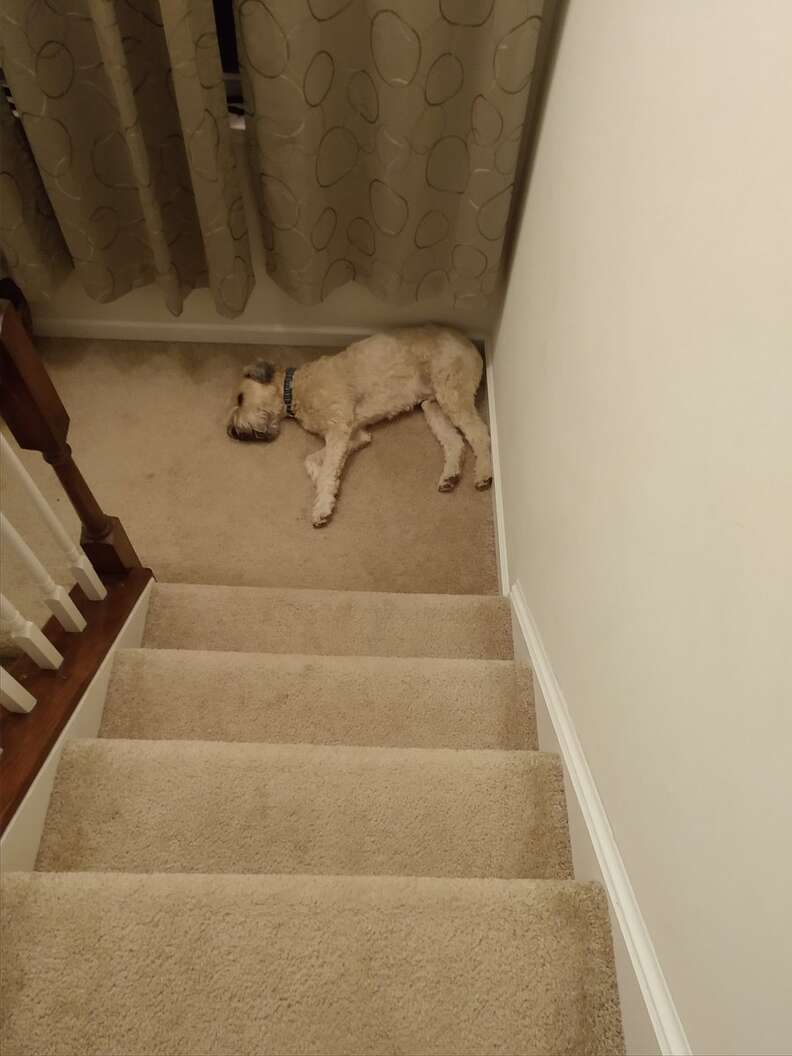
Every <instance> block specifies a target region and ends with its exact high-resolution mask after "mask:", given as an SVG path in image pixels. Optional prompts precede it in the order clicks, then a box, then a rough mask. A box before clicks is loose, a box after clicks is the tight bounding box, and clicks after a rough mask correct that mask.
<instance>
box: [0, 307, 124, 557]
mask: <svg viewBox="0 0 792 1056" xmlns="http://www.w3.org/2000/svg"><path fill="white" fill-rule="evenodd" d="M0 414H2V417H3V418H4V419H5V422H6V424H7V425H8V428H9V429H10V430H11V433H12V435H13V436H14V439H15V440H16V442H17V443H18V444H19V446H20V447H22V448H24V449H25V450H27V451H40V452H41V454H42V455H43V456H44V458H45V459H46V461H47V462H49V464H50V465H51V466H52V468H53V469H54V470H55V473H56V474H57V477H58V480H59V481H60V482H61V485H62V486H63V490H64V491H65V492H66V494H67V496H68V497H69V501H70V502H71V504H72V506H73V507H74V509H75V510H76V512H77V516H78V517H79V518H80V523H81V524H82V533H81V536H80V545H81V546H82V548H83V550H84V551H85V553H86V554H87V555H88V559H89V560H90V562H91V564H92V565H93V566H94V568H95V569H96V571H97V572H99V573H100V574H102V575H117V574H119V573H120V574H123V573H125V572H127V571H129V569H132V568H140V567H141V565H140V559H139V558H138V556H137V554H136V553H135V551H134V548H133V547H132V544H131V543H130V541H129V539H128V538H127V534H126V532H125V531H124V528H123V525H122V524H121V522H120V521H119V520H118V518H117V517H109V516H108V515H107V514H106V513H105V512H104V511H103V510H102V508H101V506H100V505H99V503H98V502H97V501H96V499H95V498H94V495H93V493H92V491H91V489H90V488H89V487H88V485H87V484H86V482H85V479H84V477H83V475H82V473H80V471H79V469H78V468H77V466H76V465H75V463H74V459H73V458H72V453H71V448H70V447H69V445H68V443H67V441H66V438H67V436H68V433H69V416H68V414H67V413H66V408H65V407H64V406H63V404H62V403H61V400H60V397H59V396H58V393H57V392H56V391H55V386H54V385H53V384H52V381H51V380H50V376H49V374H48V373H47V371H46V369H45V367H44V364H43V363H42V361H41V357H40V356H39V354H38V352H37V351H36V349H35V348H34V346H33V343H32V341H31V340H30V336H29V334H28V332H27V330H26V329H25V327H24V325H23V323H22V320H21V319H20V317H19V315H18V313H17V312H16V310H15V309H14V307H13V305H12V304H11V303H10V301H2V300H0Z"/></svg>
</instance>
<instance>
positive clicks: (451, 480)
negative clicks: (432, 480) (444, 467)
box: [437, 473, 459, 491]
mask: <svg viewBox="0 0 792 1056" xmlns="http://www.w3.org/2000/svg"><path fill="white" fill-rule="evenodd" d="M458 483H459V474H458V473H454V475H453V476H452V477H443V479H442V480H441V481H440V483H439V484H438V485H437V490H438V491H453V490H454V488H455V487H456V486H457V484H458Z"/></svg>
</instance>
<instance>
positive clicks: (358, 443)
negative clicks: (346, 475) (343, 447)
mask: <svg viewBox="0 0 792 1056" xmlns="http://www.w3.org/2000/svg"><path fill="white" fill-rule="evenodd" d="M370 443H371V433H370V432H369V431H368V430H367V429H358V431H357V432H356V433H355V434H354V435H353V437H352V439H351V440H350V441H349V452H348V454H350V455H351V454H352V452H353V451H359V450H360V449H361V447H366V446H367V445H368V444H370Z"/></svg>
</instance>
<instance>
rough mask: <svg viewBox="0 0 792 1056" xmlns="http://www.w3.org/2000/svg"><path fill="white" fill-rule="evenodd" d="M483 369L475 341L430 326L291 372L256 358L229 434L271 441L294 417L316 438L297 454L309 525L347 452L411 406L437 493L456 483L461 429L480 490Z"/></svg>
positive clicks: (484, 461)
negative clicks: (308, 498)
mask: <svg viewBox="0 0 792 1056" xmlns="http://www.w3.org/2000/svg"><path fill="white" fill-rule="evenodd" d="M482 370H483V363H482V359H481V356H480V354H479V352H478V350H477V349H476V347H475V346H474V345H473V344H472V343H471V342H470V341H469V340H468V339H467V338H466V337H464V336H463V335H462V334H460V333H459V332H458V331H456V330H451V329H446V328H444V327H438V326H416V327H405V328H403V329H400V330H391V331H388V332H387V333H383V334H375V335H374V336H373V337H368V338H366V339H365V340H364V341H358V342H356V343H355V344H354V345H350V346H349V347H348V348H345V349H344V350H343V351H342V352H338V353H336V354H335V355H328V356H322V357H321V358H320V359H317V360H315V361H313V362H311V363H307V364H306V365H305V366H302V367H298V368H296V369H295V368H294V367H289V368H286V369H284V368H283V367H274V366H273V365H272V364H271V363H267V362H265V361H264V360H259V361H258V362H256V363H253V364H252V365H251V366H249V367H246V368H245V371H244V375H243V379H242V383H241V385H240V387H239V392H238V394H237V405H236V407H234V409H233V411H232V412H231V415H230V418H229V421H228V435H229V436H230V437H232V438H233V439H234V440H274V439H275V438H276V437H277V436H278V434H279V432H280V426H281V422H282V420H283V419H284V418H294V419H295V420H296V421H298V422H299V423H300V425H301V426H302V427H303V429H306V430H307V431H308V432H310V433H316V434H318V435H319V436H321V437H323V438H324V442H325V446H324V447H323V448H322V449H320V450H319V451H315V452H314V453H313V454H311V455H309V456H308V458H306V460H305V468H306V470H307V472H308V476H309V477H310V478H311V480H312V481H313V484H314V486H315V489H316V495H315V499H314V505H313V517H312V519H313V524H314V527H315V528H321V527H322V526H323V525H325V524H327V522H328V521H329V520H330V518H331V517H332V515H333V509H334V508H335V503H336V496H337V494H338V486H339V482H340V479H341V473H342V471H343V468H344V463H345V462H346V459H347V458H348V456H349V455H350V454H351V453H352V452H353V451H357V450H358V448H361V447H365V446H366V444H368V443H370V442H371V434H370V433H369V432H368V431H367V428H366V427H367V426H369V425H372V424H373V423H374V422H379V421H382V420H383V419H386V418H394V417H396V415H398V414H402V413H403V412H404V411H409V410H411V409H412V408H413V407H416V406H417V405H418V404H420V405H421V409H422V410H423V412H424V414H425V415H426V420H427V422H428V423H429V428H430V429H431V430H432V432H433V433H434V435H435V437H436V438H437V440H438V442H439V444H440V446H441V447H442V449H443V454H444V456H445V463H444V465H443V472H442V475H441V477H440V482H439V484H438V487H439V489H440V491H451V490H452V489H453V488H454V487H455V486H456V485H457V484H458V482H459V478H460V474H461V472H462V455H463V451H464V441H463V439H462V437H463V436H464V438H465V440H467V441H468V443H469V444H470V446H471V447H472V449H473V453H474V455H475V458H476V468H475V485H476V487H477V488H480V489H483V488H488V487H489V486H490V484H491V483H492V461H491V458H490V442H489V433H488V432H487V427H486V425H485V424H484V422H483V421H482V420H481V418H480V417H479V414H478V412H477V411H476V405H475V398H476V391H477V389H478V387H479V383H480V381H481V374H482ZM460 434H461V435H460Z"/></svg>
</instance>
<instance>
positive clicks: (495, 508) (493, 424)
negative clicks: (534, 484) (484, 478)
mask: <svg viewBox="0 0 792 1056" xmlns="http://www.w3.org/2000/svg"><path fill="white" fill-rule="evenodd" d="M492 349H493V343H492V341H490V340H485V342H484V361H485V363H486V366H487V408H488V411H489V430H490V442H491V444H492V515H493V517H494V520H495V557H496V560H497V562H498V583H499V584H500V590H501V594H504V595H508V593H509V556H508V553H507V550H506V529H505V527H504V521H503V479H502V477H501V460H500V448H499V447H498V417H497V413H496V410H495V375H494V368H493V365H492Z"/></svg>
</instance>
